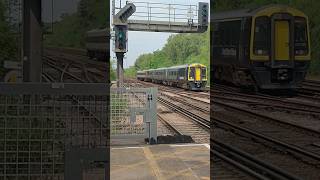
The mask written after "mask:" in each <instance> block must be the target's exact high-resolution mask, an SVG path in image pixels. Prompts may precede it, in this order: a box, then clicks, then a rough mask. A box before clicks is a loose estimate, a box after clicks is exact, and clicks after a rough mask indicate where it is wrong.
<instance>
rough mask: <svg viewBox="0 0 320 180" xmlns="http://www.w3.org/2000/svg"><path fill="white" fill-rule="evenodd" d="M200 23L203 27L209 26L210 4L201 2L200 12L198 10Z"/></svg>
mask: <svg viewBox="0 0 320 180" xmlns="http://www.w3.org/2000/svg"><path fill="white" fill-rule="evenodd" d="M198 18H199V19H198V20H199V25H200V26H202V27H208V24H209V22H208V19H209V4H208V3H204V2H199V12H198Z"/></svg>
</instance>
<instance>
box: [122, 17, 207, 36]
mask: <svg viewBox="0 0 320 180" xmlns="http://www.w3.org/2000/svg"><path fill="white" fill-rule="evenodd" d="M128 27H129V30H130V31H148V32H171V33H202V32H205V31H206V30H207V27H201V26H199V25H198V24H194V23H185V22H168V21H146V20H128Z"/></svg>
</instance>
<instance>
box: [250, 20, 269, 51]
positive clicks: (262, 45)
mask: <svg viewBox="0 0 320 180" xmlns="http://www.w3.org/2000/svg"><path fill="white" fill-rule="evenodd" d="M270 37H271V31H270V18H269V17H267V16H261V17H257V18H256V21H255V28H254V42H253V52H254V54H256V55H269V51H270V39H271V38H270Z"/></svg>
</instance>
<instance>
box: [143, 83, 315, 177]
mask: <svg viewBox="0 0 320 180" xmlns="http://www.w3.org/2000/svg"><path fill="white" fill-rule="evenodd" d="M141 84H144V85H149V86H150V84H148V83H146V84H145V83H141ZM159 87H160V88H159V89H160V93H161V95H162V96H164V97H166V98H167V99H169V100H170V101H171V104H170V106H172V107H171V109H173V110H174V111H175V112H178V113H180V114H183V115H184V116H186V117H188V118H190V119H192V118H194V119H196V121H195V122H198V124H202V125H200V126H202V128H204V127H206V126H207V128H208V127H210V123H209V121H208V119H207V118H202V117H200V118H199V117H197V116H199V115H198V114H201V113H202V114H207V115H208V114H209V112H210V111H209V109H210V101H208V100H207V101H203V102H201V103H202V105H199V101H201V99H205V98H208V97H209V95H208V94H205V93H202V94H201V95H196V93H194V92H186V91H184V90H182V89H172V88H169V87H163V86H159ZM215 91H217V90H213V92H215ZM216 93H220V91H217V92H216ZM222 93H223V94H222ZM221 94H222V96H221V95H220V96H221V97H217V98H215V96H213V97H214V100H213V102H214V104H213V105H212V106H211V108H212V107H213V108H214V109H219V110H218V113H217V112H215V114H214V116H213V117H214V118H212V119H211V121H212V122H213V124H214V126H215V128H214V129H215V131H214V132H218V133H217V134H215V135H214V137H216V139H215V140H217V139H218V140H222V141H223V142H225V143H231V144H234V143H237V141H235V140H239V141H241V142H242V143H241V145H239V146H238V147H237V148H238V149H240V150H242V151H243V152H246V153H250V154H251V155H253V156H254V157H255V158H257V159H258V160H261V161H263V162H269V165H270V164H272V165H273V167H276V169H278V170H280V171H282V172H284V173H285V174H286V175H284V174H282V175H279V173H278V174H277V173H275V175H276V176H278V177H277V178H276V179H299V178H302V177H306V179H315V178H316V179H317V178H320V177H319V176H318V175H317V173H316V172H317V171H318V170H319V169H318V168H319V165H320V164H319V163H320V154H319V152H320V142H318V141H319V139H320V138H319V137H320V133H319V132H318V131H317V130H315V129H312V128H308V127H305V126H303V125H302V124H295V123H292V122H286V121H285V120H283V119H277V118H273V117H270V116H268V115H266V114H263V113H261V112H259V111H258V112H257V111H253V110H250V108H248V107H247V105H257V104H260V105H261V104H264V105H266V106H267V105H268V106H273V105H274V104H275V103H277V105H276V106H275V107H279V108H280V107H282V108H283V109H284V108H287V110H288V111H290V112H291V111H292V112H293V111H299V112H303V113H309V114H314V115H318V113H319V109H318V108H317V105H313V104H305V103H304V102H295V101H294V100H290V101H287V100H284V99H283V98H274V97H270V96H261V97H258V98H257V99H255V98H256V96H258V95H250V94H244V95H243V96H242V93H238V92H226V91H224V92H221ZM234 94H235V95H236V97H232V98H231V99H229V100H228V97H229V96H231V95H234ZM219 98H220V99H219ZM237 98H238V101H237V103H238V104H240V105H235V104H231V103H230V102H235V101H236V100H237ZM191 100H193V102H192V101H191ZM160 101H161V100H160ZM196 101H198V102H197V103H196ZM291 102H293V103H291ZM280 103H282V104H280ZM286 103H287V104H286ZM181 104H184V105H185V106H186V107H189V108H186V107H184V106H183V105H181ZM241 104H242V105H241ZM288 104H290V105H288ZM304 105H306V106H307V107H303V106H304ZM308 105H310V106H308ZM215 107H219V108H215ZM182 109H184V110H182ZM190 109H192V110H190ZM221 109H222V111H221ZM185 111H187V112H185ZM196 111H198V112H199V113H196ZM230 115H234V116H230ZM206 121H207V122H206ZM203 124H205V125H203ZM226 137H229V138H226ZM241 139H244V140H241ZM232 142H233V143H232ZM244 143H245V144H246V145H243V144H244ZM242 146H246V147H242ZM255 147H259V148H256V149H259V151H261V150H263V149H266V148H267V149H268V150H267V152H266V154H265V155H264V156H261V152H255V151H254V149H255ZM269 156H270V157H272V158H271V160H269V158H268V157H269ZM227 157H228V156H227ZM280 157H282V158H283V161H285V162H290V163H287V164H286V165H284V164H281V162H282V161H279V158H280ZM214 159H215V160H216V161H218V162H219V163H220V164H221V165H223V164H226V163H227V162H224V161H223V160H221V158H217V157H215V158H214ZM231 160H234V158H231ZM234 161H235V160H234ZM288 164H291V165H293V164H294V166H293V167H291V166H290V165H288ZM242 165H243V164H242ZM256 166H258V165H255V166H254V167H256ZM299 166H301V167H304V169H305V172H304V171H301V170H300V169H299ZM246 168H248V167H246ZM250 170H252V169H250ZM257 171H258V172H255V173H257V174H258V175H259V170H257ZM265 171H269V170H262V171H261V172H264V173H265ZM224 172H225V171H224V170H223V169H220V172H219V173H221V175H222V174H224ZM240 172H242V173H240V174H239V173H238V172H237V173H234V174H233V175H231V176H234V177H236V179H241V177H242V176H243V175H244V177H246V178H245V179H249V178H248V177H254V178H257V177H258V176H255V175H252V174H251V175H249V176H246V175H248V173H244V172H243V171H240ZM230 173H231V172H230ZM231 174H232V173H231ZM280 174H281V173H280ZM283 175H284V176H283ZM271 176H272V175H270V176H269V175H268V176H267V177H263V178H265V179H275V177H272V178H270V177H271Z"/></svg>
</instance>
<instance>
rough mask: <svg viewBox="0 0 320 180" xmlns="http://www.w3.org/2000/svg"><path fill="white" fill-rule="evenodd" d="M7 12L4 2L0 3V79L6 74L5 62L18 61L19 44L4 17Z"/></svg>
mask: <svg viewBox="0 0 320 180" xmlns="http://www.w3.org/2000/svg"><path fill="white" fill-rule="evenodd" d="M5 10H6V9H5V6H4V4H3V1H0V77H3V76H4V73H5V70H4V68H3V62H4V61H9V60H10V61H15V60H17V59H18V44H17V41H16V39H15V35H14V34H13V33H12V32H11V30H10V28H9V25H8V22H7V21H6V18H5V16H4V13H5Z"/></svg>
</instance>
